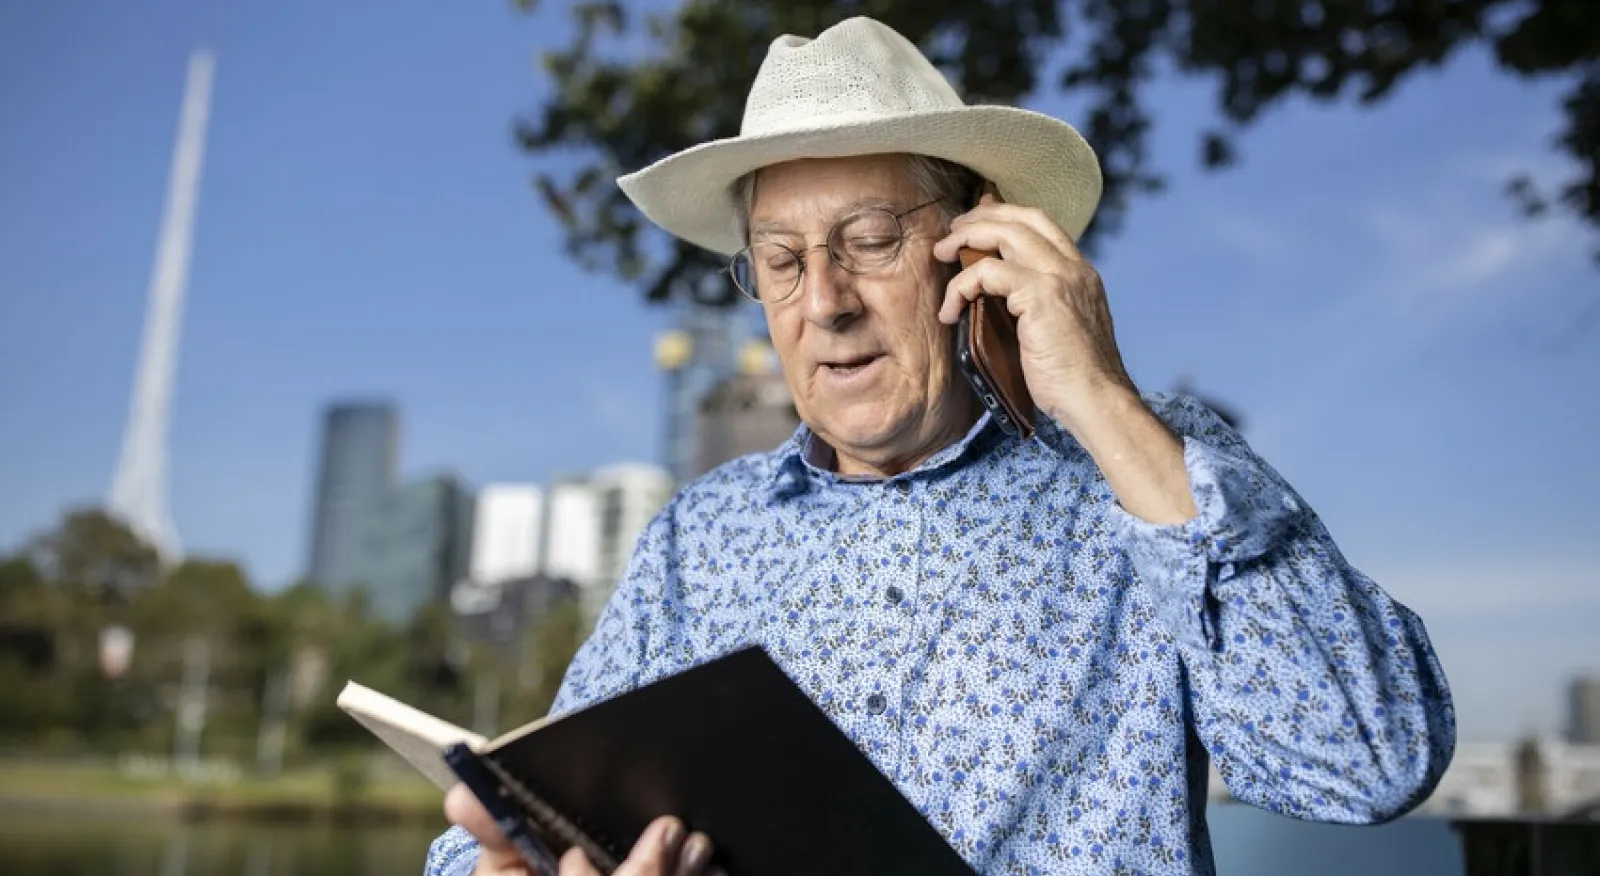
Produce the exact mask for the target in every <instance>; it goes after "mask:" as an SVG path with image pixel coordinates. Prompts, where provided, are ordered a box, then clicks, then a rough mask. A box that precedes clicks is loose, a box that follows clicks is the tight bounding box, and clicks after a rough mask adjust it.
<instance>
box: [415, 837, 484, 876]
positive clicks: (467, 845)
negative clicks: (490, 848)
mask: <svg viewBox="0 0 1600 876" xmlns="http://www.w3.org/2000/svg"><path fill="white" fill-rule="evenodd" d="M477 866H478V841H477V839H475V838H474V837H473V836H472V834H470V833H468V832H466V831H465V830H463V829H462V828H460V827H451V828H450V829H449V830H446V831H445V832H444V833H442V834H440V835H439V837H438V838H437V839H435V840H434V841H433V842H432V843H431V844H430V845H429V846H428V860H427V865H426V866H425V867H423V874H424V876H472V871H473V870H474V869H476V868H477Z"/></svg>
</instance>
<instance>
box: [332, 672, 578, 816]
mask: <svg viewBox="0 0 1600 876" xmlns="http://www.w3.org/2000/svg"><path fill="white" fill-rule="evenodd" d="M338 706H339V708H341V709H343V710H344V711H345V712H346V713H347V714H349V715H350V717H352V718H355V719H356V720H357V721H359V722H361V725H362V726H363V727H366V728H367V729H368V730H370V731H371V732H372V735H374V736H376V737H378V738H379V739H381V740H383V743H384V744H385V745H387V746H389V747H390V748H392V749H394V751H395V753H396V754H398V755H400V756H401V757H403V758H405V759H406V762H407V763H409V764H411V765H412V766H413V767H416V769H417V771H418V772H420V773H422V774H423V775H424V776H427V777H428V781H430V782H433V783H434V784H435V785H437V786H438V787H439V788H440V790H445V789H448V788H449V787H450V786H451V785H454V784H455V783H456V781H457V780H456V776H455V773H452V772H451V771H450V768H449V767H447V766H445V763H444V749H445V748H446V747H448V746H451V745H454V744H456V743H457V742H465V743H467V744H468V745H470V746H472V749H473V750H474V751H484V750H486V749H489V748H493V747H495V746H497V745H501V744H503V743H505V742H507V741H509V740H511V739H514V738H516V737H518V736H521V735H523V734H526V733H530V732H532V731H534V730H537V729H538V728H540V727H542V726H544V725H545V724H546V723H547V721H548V719H544V720H539V721H535V722H534V723H532V724H529V725H526V726H523V727H518V728H517V729H515V730H512V731H511V732H509V733H507V734H505V735H504V736H501V737H500V738H498V739H494V740H489V739H485V738H484V737H483V736H481V735H479V734H477V733H473V732H472V731H471V730H465V729H462V728H460V727H457V726H456V725H454V724H452V723H450V722H449V721H443V720H440V719H439V718H435V717H434V716H432V715H430V714H428V713H427V712H424V711H422V710H420V709H415V708H412V707H411V706H408V705H406V704H405V703H402V702H400V701H399V700H397V699H395V698H394V697H390V696H385V695H383V694H381V693H378V692H377V691H375V690H373V689H372V688H370V687H365V686H363V685H360V684H357V683H355V682H353V681H348V682H345V686H344V690H343V691H340V693H339V699H338Z"/></svg>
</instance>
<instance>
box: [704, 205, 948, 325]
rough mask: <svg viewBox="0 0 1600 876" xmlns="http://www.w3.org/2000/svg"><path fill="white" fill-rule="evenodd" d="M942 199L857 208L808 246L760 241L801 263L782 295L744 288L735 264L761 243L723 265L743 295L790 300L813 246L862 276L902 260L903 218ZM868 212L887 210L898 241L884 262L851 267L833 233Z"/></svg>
mask: <svg viewBox="0 0 1600 876" xmlns="http://www.w3.org/2000/svg"><path fill="white" fill-rule="evenodd" d="M942 200H944V199H943V198H934V199H933V200H931V201H924V202H922V203H920V204H918V205H916V206H915V207H908V208H906V209H904V210H901V211H900V212H898V213H896V212H894V211H893V210H891V209H889V208H888V207H863V208H862V209H860V210H856V211H855V212H853V213H851V214H849V215H848V216H845V217H844V218H842V219H840V220H839V221H838V222H835V223H833V226H832V227H831V228H829V229H828V236H827V238H826V240H825V241H824V242H822V243H817V244H812V245H811V246H807V247H802V248H801V249H795V248H794V247H792V246H789V245H787V244H782V243H778V242H777V241H775V240H774V241H763V242H762V243H761V244H759V245H762V246H776V247H780V248H782V249H784V250H787V251H788V253H789V254H790V255H792V256H794V260H795V264H797V265H799V266H800V269H799V271H797V272H796V273H795V276H794V285H793V286H790V287H789V291H787V292H785V293H783V295H781V296H779V297H777V298H772V299H765V300H764V299H762V298H760V297H757V295H756V293H754V292H750V291H747V290H746V289H745V288H744V284H743V283H740V282H739V275H738V274H737V273H736V272H735V268H734V266H735V265H737V264H738V262H739V259H740V258H741V257H745V256H748V254H749V252H750V250H752V249H754V248H755V247H756V246H757V245H758V244H755V243H752V244H749V245H747V246H746V247H745V248H744V249H741V250H739V251H738V252H736V253H734V254H733V257H732V258H730V259H728V265H727V267H725V268H723V271H725V272H726V273H727V275H728V279H729V280H731V281H732V282H733V287H734V288H735V289H738V290H739V294H740V295H743V296H744V297H746V298H748V299H750V300H751V301H754V302H756V303H757V304H762V303H769V304H777V303H779V302H783V301H788V300H789V299H790V298H791V297H793V296H794V293H795V291H796V290H798V289H799V288H800V284H801V282H802V281H803V280H805V276H806V261H807V259H806V257H807V256H808V255H810V253H811V251H812V250H814V249H826V250H827V251H828V261H830V262H832V263H833V264H834V265H835V266H836V267H837V268H838V269H839V270H841V271H844V272H845V273H847V274H854V275H856V276H858V277H859V276H864V275H865V274H867V273H868V272H869V271H874V270H881V269H883V268H886V267H888V266H890V265H892V264H894V263H895V262H896V261H897V260H899V258H900V253H901V252H903V251H904V250H905V248H906V240H907V239H909V238H910V236H911V235H910V233H909V232H907V231H906V226H905V222H904V221H902V220H904V219H905V217H907V216H910V215H911V214H912V213H915V212H917V211H918V210H924V209H927V208H928V207H931V206H933V205H934V204H937V203H939V202H940V201H942ZM868 213H888V214H889V215H890V216H891V217H892V218H893V219H894V223H895V227H896V228H898V229H899V235H898V236H897V238H896V242H895V249H894V254H893V255H891V256H889V258H888V259H887V260H885V261H884V263H883V264H881V265H874V266H873V267H871V268H867V269H865V270H852V269H851V268H849V267H847V266H846V265H845V264H844V262H842V261H840V260H839V254H838V253H837V252H835V251H834V247H833V236H834V234H836V233H838V231H839V229H840V228H842V227H844V225H845V223H847V222H851V221H854V220H855V219H857V218H859V217H861V216H864V215H866V214H868ZM754 273H755V271H754V267H753V266H752V269H751V275H752V276H751V281H752V282H754V280H755V277H754Z"/></svg>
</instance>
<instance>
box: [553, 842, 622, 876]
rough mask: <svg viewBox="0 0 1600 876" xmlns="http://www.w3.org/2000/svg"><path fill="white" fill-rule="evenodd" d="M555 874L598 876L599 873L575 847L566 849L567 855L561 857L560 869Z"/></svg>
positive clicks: (561, 875) (562, 875)
mask: <svg viewBox="0 0 1600 876" xmlns="http://www.w3.org/2000/svg"><path fill="white" fill-rule="evenodd" d="M557 873H558V876H600V871H599V870H597V869H595V866H594V865H593V864H591V863H589V859H588V857H586V856H585V855H584V854H583V849H580V848H578V847H577V846H573V847H572V848H570V849H567V853H566V854H565V855H562V856H561V868H560V870H558V871H557ZM617 873H618V874H620V873H622V871H621V870H618V871H617Z"/></svg>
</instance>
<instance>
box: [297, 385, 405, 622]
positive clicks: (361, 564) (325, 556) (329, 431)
mask: <svg viewBox="0 0 1600 876" xmlns="http://www.w3.org/2000/svg"><path fill="white" fill-rule="evenodd" d="M399 452H400V417H399V414H398V413H397V412H396V410H395V408H394V407H393V406H392V405H388V404H381V403H354V404H336V405H332V406H330V407H329V408H328V409H327V411H326V412H325V413H324V415H323V425H322V451H321V463H320V468H319V470H318V473H317V488H316V489H317V495H316V508H315V510H314V513H313V520H312V524H311V526H312V528H311V556H310V557H309V558H308V561H307V563H306V577H307V578H309V579H310V580H312V581H314V582H316V583H317V584H319V585H321V586H322V587H323V588H325V589H327V590H328V591H329V592H331V593H343V592H345V591H347V590H349V589H351V588H353V587H354V586H355V585H357V584H361V583H364V582H363V581H362V578H363V577H364V576H365V575H366V574H367V573H368V571H369V562H368V560H367V557H366V548H367V545H366V540H367V538H368V532H369V527H370V525H371V524H370V522H369V521H370V519H371V517H372V515H373V514H374V513H376V512H377V511H378V509H379V508H381V507H382V504H383V502H384V501H385V499H386V498H387V497H388V496H389V494H390V492H391V491H392V490H393V489H394V487H395V479H396V476H397V468H398V465H399Z"/></svg>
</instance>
